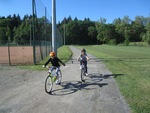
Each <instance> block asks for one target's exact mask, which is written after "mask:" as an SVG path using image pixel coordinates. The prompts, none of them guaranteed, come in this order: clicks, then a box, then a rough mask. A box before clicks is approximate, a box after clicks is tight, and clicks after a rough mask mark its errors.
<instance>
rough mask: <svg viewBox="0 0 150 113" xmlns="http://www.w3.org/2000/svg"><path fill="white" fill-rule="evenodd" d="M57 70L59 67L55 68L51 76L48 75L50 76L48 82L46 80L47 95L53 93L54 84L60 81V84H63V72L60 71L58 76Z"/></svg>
mask: <svg viewBox="0 0 150 113" xmlns="http://www.w3.org/2000/svg"><path fill="white" fill-rule="evenodd" d="M49 68H50V67H49ZM56 68H57V67H54V69H53V70H52V72H51V73H50V74H48V76H47V77H46V80H45V92H46V93H49V94H51V93H52V89H53V84H54V83H55V82H56V80H58V81H59V83H61V80H62V73H61V70H60V69H59V70H58V75H56Z"/></svg>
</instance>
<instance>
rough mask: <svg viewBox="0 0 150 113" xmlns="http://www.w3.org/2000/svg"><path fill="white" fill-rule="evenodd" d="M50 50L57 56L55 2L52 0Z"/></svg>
mask: <svg viewBox="0 0 150 113" xmlns="http://www.w3.org/2000/svg"><path fill="white" fill-rule="evenodd" d="M52 50H53V51H54V52H55V54H56V55H57V46H56V0H52Z"/></svg>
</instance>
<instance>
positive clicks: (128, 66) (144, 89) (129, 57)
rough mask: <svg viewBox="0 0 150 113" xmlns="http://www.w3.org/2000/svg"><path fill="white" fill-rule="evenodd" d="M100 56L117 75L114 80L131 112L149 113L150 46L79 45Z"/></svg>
mask: <svg viewBox="0 0 150 113" xmlns="http://www.w3.org/2000/svg"><path fill="white" fill-rule="evenodd" d="M80 48H85V49H86V50H87V52H88V53H91V54H93V55H95V56H96V57H97V58H100V59H101V61H103V63H105V64H106V66H107V67H108V68H109V70H110V71H112V73H113V74H116V75H122V74H123V75H124V76H117V77H116V78H115V79H116V82H117V84H118V86H119V89H120V91H121V93H122V95H123V96H124V97H125V99H126V101H127V103H128V104H129V106H130V108H131V110H132V112H133V113H150V47H138V46H126V47H125V46H120V47H119V46H108V45H102V46H82V47H81V46H80Z"/></svg>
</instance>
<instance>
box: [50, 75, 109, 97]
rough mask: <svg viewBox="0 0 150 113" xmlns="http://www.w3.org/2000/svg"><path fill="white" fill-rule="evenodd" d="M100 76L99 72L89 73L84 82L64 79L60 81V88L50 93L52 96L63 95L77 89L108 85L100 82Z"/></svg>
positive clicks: (74, 91)
mask: <svg viewBox="0 0 150 113" xmlns="http://www.w3.org/2000/svg"><path fill="white" fill-rule="evenodd" d="M101 81H102V79H101V76H99V74H90V75H89V76H88V77H86V78H85V82H81V81H64V82H62V83H61V88H59V89H54V90H53V91H52V93H51V95H54V96H63V95H69V94H73V93H76V92H77V91H81V90H94V89H97V87H95V86H98V87H103V86H105V85H108V83H102V82H101Z"/></svg>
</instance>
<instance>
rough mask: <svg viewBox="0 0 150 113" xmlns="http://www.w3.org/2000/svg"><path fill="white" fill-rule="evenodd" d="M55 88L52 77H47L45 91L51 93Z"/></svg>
mask: <svg viewBox="0 0 150 113" xmlns="http://www.w3.org/2000/svg"><path fill="white" fill-rule="evenodd" d="M52 88H53V81H52V77H51V76H47V78H46V80H45V91H46V93H51V92H52Z"/></svg>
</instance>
